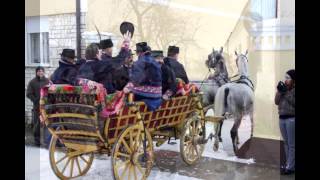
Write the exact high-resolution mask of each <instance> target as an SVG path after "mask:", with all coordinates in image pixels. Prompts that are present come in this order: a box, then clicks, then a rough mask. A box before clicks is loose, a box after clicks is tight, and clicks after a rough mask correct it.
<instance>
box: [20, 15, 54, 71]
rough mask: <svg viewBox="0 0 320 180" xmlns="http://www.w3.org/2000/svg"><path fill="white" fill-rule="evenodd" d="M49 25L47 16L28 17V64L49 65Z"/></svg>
mask: <svg viewBox="0 0 320 180" xmlns="http://www.w3.org/2000/svg"><path fill="white" fill-rule="evenodd" d="M48 27H49V25H48V18H46V17H40V16H38V17H28V18H26V32H25V33H26V34H25V36H26V61H25V62H26V65H27V66H39V65H41V66H49V65H50V61H49V33H48V32H49V28H48Z"/></svg>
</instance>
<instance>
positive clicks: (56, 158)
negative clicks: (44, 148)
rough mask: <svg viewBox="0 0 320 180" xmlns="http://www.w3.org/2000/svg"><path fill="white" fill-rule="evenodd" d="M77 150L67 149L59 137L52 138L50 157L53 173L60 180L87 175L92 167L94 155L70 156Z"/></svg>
mask: <svg viewBox="0 0 320 180" xmlns="http://www.w3.org/2000/svg"><path fill="white" fill-rule="evenodd" d="M74 151H75V150H73V149H70V148H67V147H66V146H64V145H63V143H61V142H60V141H59V140H58V138H57V137H55V136H52V138H51V143H50V148H49V156H50V165H51V168H52V170H53V172H54V173H55V174H56V176H58V177H59V178H60V179H72V178H75V177H79V176H83V175H85V174H86V173H87V172H88V170H89V168H90V167H91V165H92V161H93V153H87V154H81V155H76V156H69V155H68V153H70V152H74Z"/></svg>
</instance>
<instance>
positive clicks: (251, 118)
mask: <svg viewBox="0 0 320 180" xmlns="http://www.w3.org/2000/svg"><path fill="white" fill-rule="evenodd" d="M250 121H251V135H250V137H251V138H252V137H253V128H254V126H253V112H250Z"/></svg>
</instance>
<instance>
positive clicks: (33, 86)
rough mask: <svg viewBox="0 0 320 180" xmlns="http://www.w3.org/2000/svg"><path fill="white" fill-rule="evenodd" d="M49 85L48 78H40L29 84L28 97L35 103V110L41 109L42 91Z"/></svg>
mask: <svg viewBox="0 0 320 180" xmlns="http://www.w3.org/2000/svg"><path fill="white" fill-rule="evenodd" d="M47 84H49V79H48V78H46V77H43V78H41V79H40V78H39V77H38V76H36V77H35V78H33V79H32V80H31V81H30V82H29V84H28V87H27V97H28V98H29V99H30V100H31V101H32V102H33V108H35V109H37V108H38V107H39V101H40V89H41V88H42V87H44V86H45V85H47Z"/></svg>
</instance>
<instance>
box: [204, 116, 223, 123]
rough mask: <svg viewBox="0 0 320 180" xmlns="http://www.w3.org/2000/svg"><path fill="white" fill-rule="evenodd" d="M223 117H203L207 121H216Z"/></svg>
mask: <svg viewBox="0 0 320 180" xmlns="http://www.w3.org/2000/svg"><path fill="white" fill-rule="evenodd" d="M223 119H224V116H206V117H205V119H204V120H205V121H209V122H213V123H217V122H220V121H222V120H223Z"/></svg>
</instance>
